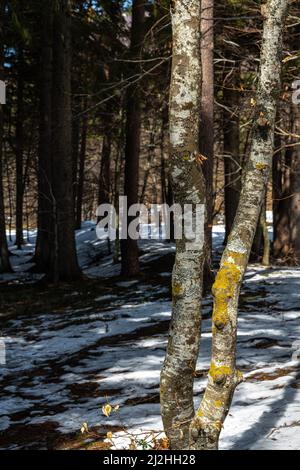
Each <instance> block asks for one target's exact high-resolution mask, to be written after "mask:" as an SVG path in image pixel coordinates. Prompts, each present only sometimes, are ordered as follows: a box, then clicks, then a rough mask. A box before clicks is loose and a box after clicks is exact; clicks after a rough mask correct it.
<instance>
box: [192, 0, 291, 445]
mask: <svg viewBox="0 0 300 470" xmlns="http://www.w3.org/2000/svg"><path fill="white" fill-rule="evenodd" d="M287 8H288V1H287V0H269V1H268V2H267V3H266V4H264V5H263V8H262V13H263V16H264V32H263V41H262V51H261V67H260V72H259V79H258V91H257V97H256V113H255V118H254V122H253V134H252V145H251V150H250V157H249V160H248V162H247V166H246V169H245V177H244V179H243V188H242V192H241V196H240V202H239V207H238V210H237V214H236V218H235V221H234V224H233V228H232V231H231V234H230V236H229V238H228V243H227V246H226V248H225V251H224V254H223V257H222V260H221V266H220V270H219V272H218V275H217V278H216V281H215V284H214V287H213V295H214V311H213V339H212V359H211V366H210V371H209V377H208V384H207V387H206V390H205V393H204V397H203V399H202V402H201V405H200V408H199V410H198V411H197V414H196V416H195V418H194V419H193V422H192V424H191V427H190V447H191V449H197V450H215V449H217V448H218V441H219V435H220V432H221V429H222V426H223V422H224V420H225V418H226V416H227V414H228V411H229V408H230V405H231V400H232V396H233V393H234V390H235V388H236V386H237V385H238V383H239V382H240V381H241V380H242V375H241V373H240V372H239V371H238V370H237V369H236V336H237V310H238V300H239V293H240V289H241V285H242V280H243V277H244V273H245V270H246V268H247V264H248V260H249V255H250V251H251V246H252V243H253V238H254V235H255V229H256V227H257V223H258V220H259V216H260V212H261V207H262V204H263V201H264V197H265V193H266V187H267V182H268V176H269V172H270V167H271V166H272V157H273V152H274V129H275V117H276V104H277V103H276V102H277V97H278V94H279V92H280V89H281V53H282V30H283V25H284V19H285V15H286V13H287Z"/></svg>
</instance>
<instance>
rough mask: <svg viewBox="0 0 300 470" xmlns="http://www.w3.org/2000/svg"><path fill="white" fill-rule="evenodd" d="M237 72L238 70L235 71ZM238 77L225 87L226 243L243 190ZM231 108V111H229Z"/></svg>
mask: <svg viewBox="0 0 300 470" xmlns="http://www.w3.org/2000/svg"><path fill="white" fill-rule="evenodd" d="M235 73H236V72H235ZM237 81H238V80H237V78H234V79H233V80H232V82H230V83H228V84H227V83H225V88H224V105H225V106H226V110H224V120H223V128H224V184H225V187H224V202H225V243H227V240H228V237H229V234H230V232H231V229H232V225H233V221H234V218H235V214H236V211H237V208H238V205H239V199H240V191H241V158H240V118H239V104H240V102H239V91H238V90H237ZM229 110H230V112H229Z"/></svg>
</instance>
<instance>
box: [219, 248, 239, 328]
mask: <svg viewBox="0 0 300 470" xmlns="http://www.w3.org/2000/svg"><path fill="white" fill-rule="evenodd" d="M242 257H243V255H242V254H241V253H236V252H230V253H229V256H228V258H227V261H225V262H224V263H223V266H222V268H221V269H220V271H219V273H218V275H217V278H216V280H215V283H214V285H213V294H214V297H215V306H214V312H213V322H214V325H215V326H216V327H217V329H222V327H224V326H225V325H226V324H227V322H228V302H229V301H230V299H232V297H233V296H234V293H235V289H236V286H237V285H238V283H239V281H240V278H241V270H240V268H239V267H238V264H239V263H241V261H242Z"/></svg>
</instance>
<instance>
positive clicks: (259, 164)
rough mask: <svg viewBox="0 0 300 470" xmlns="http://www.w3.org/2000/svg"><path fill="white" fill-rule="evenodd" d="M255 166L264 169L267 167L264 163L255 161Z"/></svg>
mask: <svg viewBox="0 0 300 470" xmlns="http://www.w3.org/2000/svg"><path fill="white" fill-rule="evenodd" d="M255 167H256V169H257V170H265V169H266V168H268V165H267V164H266V163H256V165H255Z"/></svg>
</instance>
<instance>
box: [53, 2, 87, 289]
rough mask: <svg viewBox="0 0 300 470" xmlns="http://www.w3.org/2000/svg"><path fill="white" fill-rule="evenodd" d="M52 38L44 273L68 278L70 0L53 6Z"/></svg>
mask: <svg viewBox="0 0 300 470" xmlns="http://www.w3.org/2000/svg"><path fill="white" fill-rule="evenodd" d="M53 26H54V28H53V30H54V42H53V93H52V96H53V139H52V140H53V182H52V217H53V225H54V228H53V233H52V237H53V250H52V260H51V261H52V262H51V270H50V273H48V277H49V278H50V279H51V280H52V281H54V282H58V281H72V280H76V279H79V278H80V277H81V271H80V269H79V266H78V261H77V254H76V247H75V235H74V229H75V219H74V199H73V177H72V174H73V172H72V170H73V161H72V129H71V100H70V97H71V79H70V71H71V64H70V59H71V12H70V0H59V1H58V2H56V5H55V6H54V21H53Z"/></svg>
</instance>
